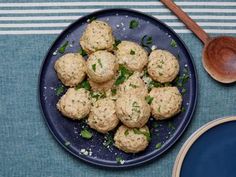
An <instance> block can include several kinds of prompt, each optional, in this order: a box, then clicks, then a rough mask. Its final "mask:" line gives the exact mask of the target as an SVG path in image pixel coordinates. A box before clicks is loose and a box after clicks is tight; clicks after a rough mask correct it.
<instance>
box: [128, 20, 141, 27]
mask: <svg viewBox="0 0 236 177" xmlns="http://www.w3.org/2000/svg"><path fill="white" fill-rule="evenodd" d="M138 25H139V22H138V21H137V20H131V21H130V23H129V28H130V29H134V28H137V27H138Z"/></svg>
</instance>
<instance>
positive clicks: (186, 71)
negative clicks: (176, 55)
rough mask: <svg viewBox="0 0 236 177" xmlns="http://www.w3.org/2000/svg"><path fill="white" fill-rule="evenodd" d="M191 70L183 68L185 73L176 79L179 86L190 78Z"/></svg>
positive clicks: (175, 81)
mask: <svg viewBox="0 0 236 177" xmlns="http://www.w3.org/2000/svg"><path fill="white" fill-rule="evenodd" d="M189 78H190V77H189V71H188V70H187V69H186V68H184V70H183V75H182V76H178V77H177V78H176V79H175V80H174V83H175V84H177V86H179V87H183V86H184V85H185V84H186V83H187V82H188V80H189Z"/></svg>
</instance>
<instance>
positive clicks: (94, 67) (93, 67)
mask: <svg viewBox="0 0 236 177" xmlns="http://www.w3.org/2000/svg"><path fill="white" fill-rule="evenodd" d="M92 69H93V71H94V72H96V64H93V65H92Z"/></svg>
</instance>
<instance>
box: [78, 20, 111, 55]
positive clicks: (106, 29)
mask: <svg viewBox="0 0 236 177" xmlns="http://www.w3.org/2000/svg"><path fill="white" fill-rule="evenodd" d="M114 43H115V38H114V37H113V35H112V28H111V27H110V26H109V25H108V24H107V23H106V22H103V21H98V20H94V21H92V22H91V23H89V24H88V26H87V28H86V30H85V31H84V33H83V35H82V37H81V38H80V45H81V47H82V48H83V49H84V50H85V51H86V52H87V53H89V54H90V53H93V52H95V51H98V50H108V51H111V50H112V49H113V44H114Z"/></svg>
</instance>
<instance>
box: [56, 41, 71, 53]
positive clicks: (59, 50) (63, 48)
mask: <svg viewBox="0 0 236 177" xmlns="http://www.w3.org/2000/svg"><path fill="white" fill-rule="evenodd" d="M68 44H69V41H66V42H65V43H64V44H63V45H62V46H61V47H60V48H59V49H58V52H59V53H61V54H63V53H64V52H65V50H66V47H67V46H68Z"/></svg>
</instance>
